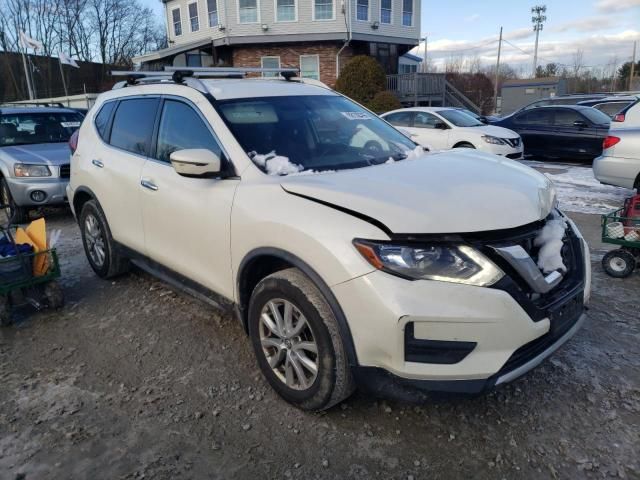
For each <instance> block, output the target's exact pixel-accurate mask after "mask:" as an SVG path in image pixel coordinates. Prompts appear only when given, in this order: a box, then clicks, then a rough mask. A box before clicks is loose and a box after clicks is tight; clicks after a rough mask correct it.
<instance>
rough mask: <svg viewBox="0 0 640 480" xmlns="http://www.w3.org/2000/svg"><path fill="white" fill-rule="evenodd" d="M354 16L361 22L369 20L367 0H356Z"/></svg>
mask: <svg viewBox="0 0 640 480" xmlns="http://www.w3.org/2000/svg"><path fill="white" fill-rule="evenodd" d="M357 7H358V8H357V9H356V11H357V13H356V18H357V19H358V20H360V21H361V22H368V21H369V0H357Z"/></svg>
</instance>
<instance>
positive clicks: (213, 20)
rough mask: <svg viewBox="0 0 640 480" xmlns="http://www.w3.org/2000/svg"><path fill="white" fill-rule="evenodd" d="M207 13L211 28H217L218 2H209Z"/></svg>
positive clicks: (216, 0) (209, 0)
mask: <svg viewBox="0 0 640 480" xmlns="http://www.w3.org/2000/svg"><path fill="white" fill-rule="evenodd" d="M207 11H208V12H209V26H210V27H217V26H218V25H219V24H220V22H219V21H218V0H207Z"/></svg>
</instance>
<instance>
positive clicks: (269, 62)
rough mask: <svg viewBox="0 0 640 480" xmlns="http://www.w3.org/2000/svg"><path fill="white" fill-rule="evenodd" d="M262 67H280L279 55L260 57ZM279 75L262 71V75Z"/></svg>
mask: <svg viewBox="0 0 640 480" xmlns="http://www.w3.org/2000/svg"><path fill="white" fill-rule="evenodd" d="M260 64H261V65H262V68H280V57H262V58H261V59H260ZM278 75H280V74H279V73H275V72H262V76H263V77H277V76H278Z"/></svg>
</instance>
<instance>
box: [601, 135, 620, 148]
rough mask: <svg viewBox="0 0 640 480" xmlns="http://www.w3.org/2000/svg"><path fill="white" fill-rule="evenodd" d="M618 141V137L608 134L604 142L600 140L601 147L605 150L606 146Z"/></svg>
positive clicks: (611, 145)
mask: <svg viewBox="0 0 640 480" xmlns="http://www.w3.org/2000/svg"><path fill="white" fill-rule="evenodd" d="M619 141H620V139H619V138H618V137H613V136H611V135H609V136H608V137H606V138H605V139H604V142H602V149H603V150H606V149H607V148H611V147H613V146H614V145H615V144H616V143H618V142H619Z"/></svg>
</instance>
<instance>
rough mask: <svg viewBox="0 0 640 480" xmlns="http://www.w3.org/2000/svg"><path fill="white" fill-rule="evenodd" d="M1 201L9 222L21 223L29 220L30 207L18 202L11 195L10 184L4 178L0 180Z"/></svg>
mask: <svg viewBox="0 0 640 480" xmlns="http://www.w3.org/2000/svg"><path fill="white" fill-rule="evenodd" d="M0 201H1V202H2V205H4V211H5V215H6V216H7V221H8V222H9V223H16V224H20V223H27V222H28V221H29V209H28V208H25V207H20V206H18V205H17V204H16V202H15V200H14V198H13V195H11V190H10V189H9V184H8V183H7V181H6V180H5V179H4V178H3V179H2V180H0Z"/></svg>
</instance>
